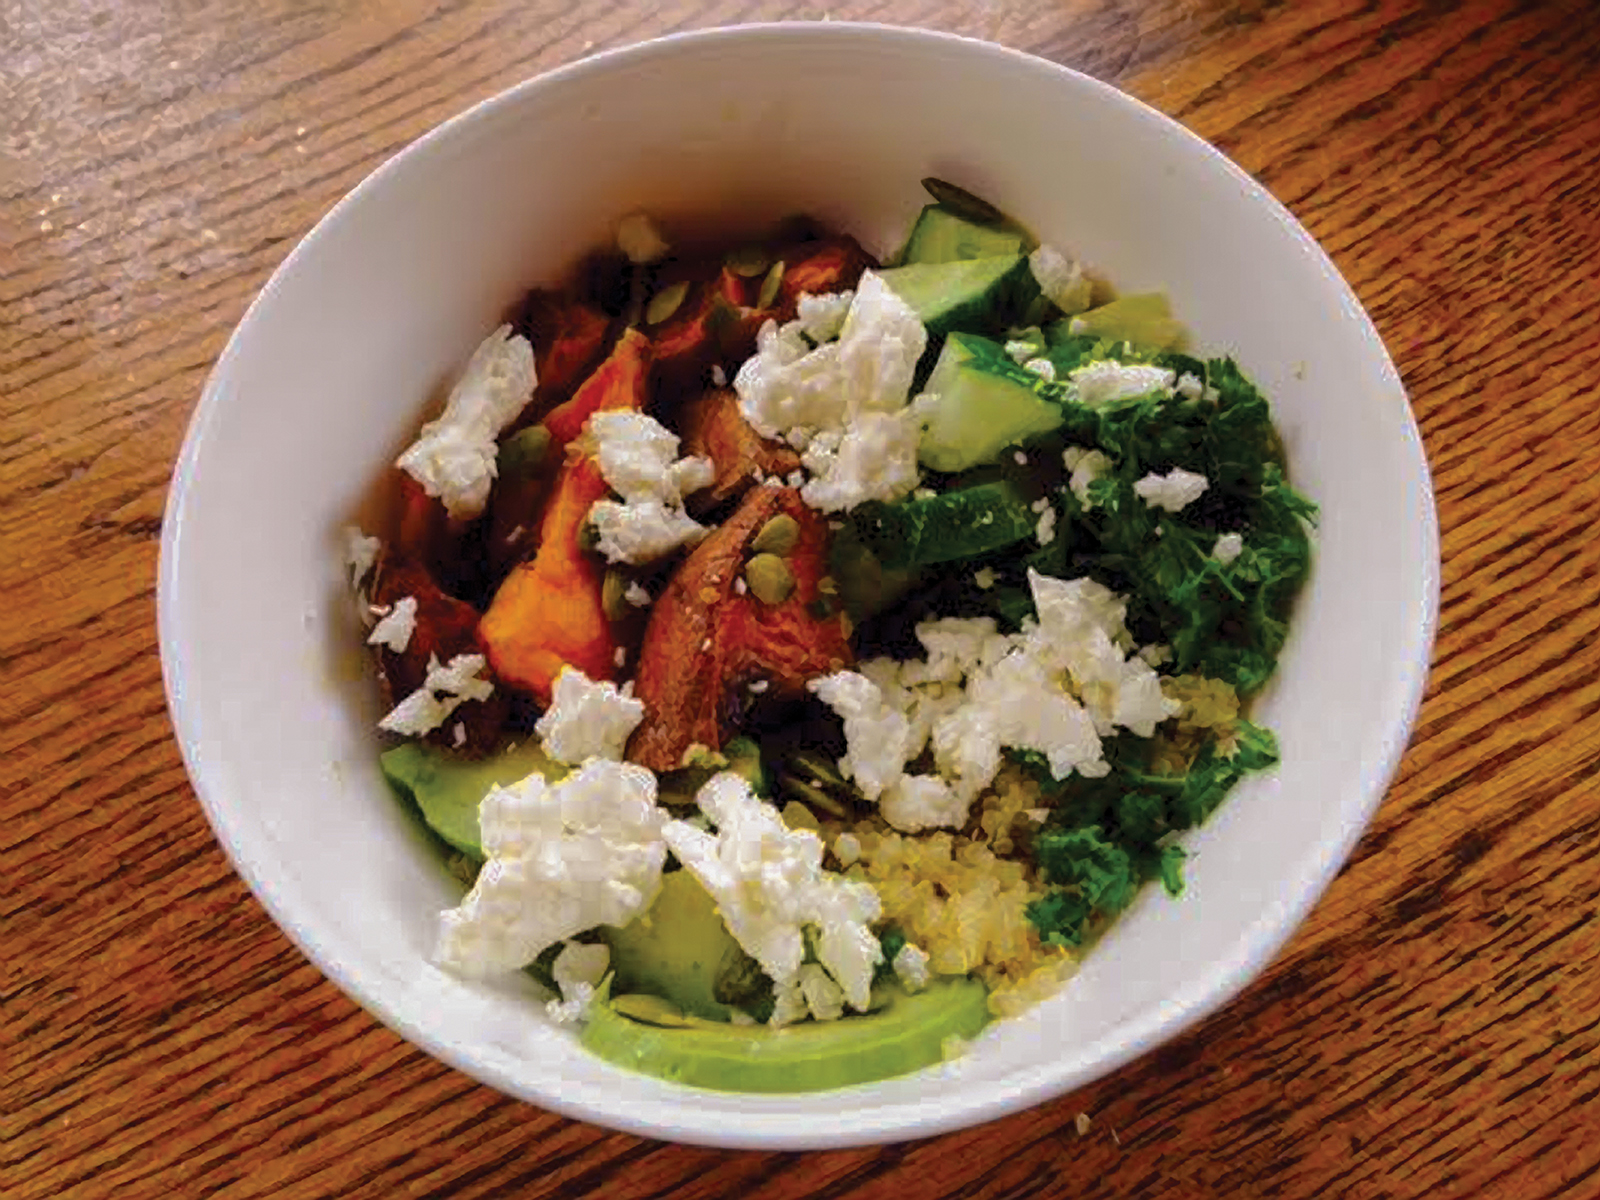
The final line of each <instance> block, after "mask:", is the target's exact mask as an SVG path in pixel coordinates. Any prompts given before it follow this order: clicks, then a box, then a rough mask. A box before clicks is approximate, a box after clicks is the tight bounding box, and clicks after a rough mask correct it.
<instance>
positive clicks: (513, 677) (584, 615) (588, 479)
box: [478, 456, 617, 704]
mask: <svg viewBox="0 0 1600 1200" xmlns="http://www.w3.org/2000/svg"><path fill="white" fill-rule="evenodd" d="M606 494H607V488H606V481H605V479H604V478H602V477H601V475H600V467H599V465H598V464H597V463H596V462H595V460H594V459H593V458H589V457H584V456H579V457H574V458H572V459H569V460H568V461H567V462H566V463H564V464H563V465H562V467H561V472H560V474H559V475H558V476H557V477H556V483H555V488H554V490H553V492H552V493H551V497H550V505H549V507H548V508H547V509H546V510H545V514H544V520H543V521H542V523H541V527H540V530H539V549H538V552H537V553H536V554H535V555H534V556H533V558H532V560H530V561H528V562H525V563H522V564H520V565H519V566H517V567H515V568H514V569H513V570H512V572H511V574H510V575H508V576H506V579H505V582H503V583H502V584H501V585H500V587H499V590H498V591H496V592H495V595H494V601H493V602H492V603H491V604H490V605H489V611H488V612H486V613H484V615H483V620H482V621H481V622H479V624H478V632H479V634H480V636H481V637H482V638H483V641H484V643H485V645H487V647H488V649H489V662H490V663H491V664H492V665H493V666H494V670H495V674H496V675H497V676H499V677H500V678H501V679H502V680H504V681H505V682H506V683H507V684H509V685H510V686H512V687H515V688H519V689H521V690H522V691H526V692H531V693H533V695H535V696H536V697H538V698H539V700H540V701H542V702H543V703H546V704H548V703H549V702H550V689H551V687H552V686H553V685H554V683H555V679H556V676H557V675H558V674H560V673H561V668H562V667H563V666H568V665H570V666H573V667H576V668H578V670H580V671H582V672H583V673H584V674H585V675H587V676H588V677H589V678H590V679H610V678H611V677H612V673H613V671H614V670H615V669H616V667H615V663H614V662H613V660H612V656H613V655H614V654H615V653H616V649H617V643H616V641H615V638H614V636H613V634H612V631H611V623H610V622H609V621H608V620H606V614H605V610H604V608H603V607H602V605H601V601H600V589H601V582H602V579H603V576H602V574H601V570H600V566H599V564H598V563H596V562H595V561H594V559H593V558H592V557H591V556H590V555H588V554H586V553H585V552H584V551H583V550H582V549H581V548H580V547H579V545H578V536H579V533H580V531H581V530H582V529H583V523H584V521H585V519H586V518H587V517H588V515H589V508H590V506H591V505H593V504H594V502H595V501H596V500H599V499H601V498H602V497H604V496H605V495H606Z"/></svg>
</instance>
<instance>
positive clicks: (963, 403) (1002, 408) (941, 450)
mask: <svg viewBox="0 0 1600 1200" xmlns="http://www.w3.org/2000/svg"><path fill="white" fill-rule="evenodd" d="M1042 385H1044V381H1043V380H1042V379H1040V378H1039V377H1038V376H1037V375H1035V374H1033V373H1032V372H1031V371H1025V370H1023V368H1022V367H1020V366H1018V365H1017V363H1015V362H1013V361H1012V359H1011V358H1010V356H1009V355H1007V354H1006V352H1005V348H1004V347H1003V346H1000V345H999V344H997V343H995V342H992V341H990V340H989V339H987V338H982V337H978V336H976V335H974V334H969V333H954V334H951V335H950V337H949V338H948V339H947V340H946V341H945V344H944V350H943V352H941V353H940V355H939V361H938V364H937V365H936V366H935V367H934V369H933V374H932V375H930V376H929V377H928V382H927V385H926V387H925V389H924V390H925V392H926V393H927V394H928V395H930V396H931V397H932V399H931V400H929V401H927V402H926V404H927V409H926V411H925V413H924V416H923V419H924V422H925V426H924V429H923V434H922V441H921V443H920V444H919V445H918V448H917V458H918V459H919V460H920V461H921V463H922V465H923V466H925V467H928V468H930V469H931V470H935V471H946V472H951V471H965V470H967V469H968V468H969V467H975V466H977V465H979V464H980V463H986V462H990V461H992V460H993V459H994V458H995V457H996V456H997V455H998V454H999V453H1000V451H1002V450H1004V449H1005V448H1006V447H1007V446H1010V445H1013V444H1015V443H1017V442H1021V441H1025V440H1026V439H1028V438H1030V437H1034V436H1037V435H1038V434H1041V433H1048V432H1049V431H1050V430H1052V429H1054V428H1056V426H1058V425H1060V424H1061V422H1062V413H1061V407H1060V405H1059V403H1056V402H1055V401H1053V400H1052V399H1050V398H1048V392H1049V388H1048V385H1044V386H1042Z"/></svg>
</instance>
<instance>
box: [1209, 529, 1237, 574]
mask: <svg viewBox="0 0 1600 1200" xmlns="http://www.w3.org/2000/svg"><path fill="white" fill-rule="evenodd" d="M1243 551H1244V537H1243V536H1242V535H1241V534H1237V533H1222V534H1218V535H1217V541H1216V544H1215V545H1214V546H1212V547H1211V557H1212V558H1214V559H1216V560H1217V561H1218V562H1219V563H1221V564H1222V565H1223V566H1227V565H1228V564H1229V563H1231V562H1233V560H1234V559H1236V558H1238V557H1239V555H1240V554H1241V553H1243Z"/></svg>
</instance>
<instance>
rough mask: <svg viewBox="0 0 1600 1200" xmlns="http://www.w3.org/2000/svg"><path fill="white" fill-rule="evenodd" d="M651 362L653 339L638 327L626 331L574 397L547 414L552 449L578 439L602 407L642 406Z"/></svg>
mask: <svg viewBox="0 0 1600 1200" xmlns="http://www.w3.org/2000/svg"><path fill="white" fill-rule="evenodd" d="M650 361H651V347H650V339H649V338H647V337H645V336H644V334H642V333H640V332H639V331H638V330H637V329H629V330H625V331H624V332H623V334H622V337H621V338H619V339H618V340H617V344H616V346H615V347H613V349H612V351H611V354H610V356H609V357H607V358H606V360H605V361H604V362H602V363H601V364H600V365H599V366H598V367H596V368H595V370H594V373H593V374H592V375H590V376H589V378H588V379H586V380H584V381H583V386H581V387H580V388H579V389H578V390H577V391H576V392H575V393H573V396H572V399H570V400H568V401H566V402H565V403H564V404H560V405H557V406H556V407H555V408H553V409H551V410H550V412H549V413H548V414H547V415H546V416H545V419H544V426H545V428H546V429H548V430H549V431H550V441H551V446H552V449H554V450H558V451H559V450H560V449H562V448H563V447H564V446H566V445H567V444H568V443H569V442H571V441H573V440H574V439H575V438H577V436H578V435H579V434H580V433H582V432H583V427H584V424H585V423H586V422H587V421H588V420H589V418H590V417H592V416H593V415H594V414H595V413H597V412H599V411H600V410H601V409H609V408H632V409H642V408H643V407H644V400H645V389H646V385H647V383H648V382H649V377H650Z"/></svg>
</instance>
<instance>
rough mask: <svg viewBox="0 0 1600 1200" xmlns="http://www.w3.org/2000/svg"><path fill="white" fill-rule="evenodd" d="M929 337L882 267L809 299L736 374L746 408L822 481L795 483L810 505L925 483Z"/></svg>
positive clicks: (885, 494)
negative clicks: (922, 379)
mask: <svg viewBox="0 0 1600 1200" xmlns="http://www.w3.org/2000/svg"><path fill="white" fill-rule="evenodd" d="M835 335H837V340H833V341H829V340H827V339H828V338H830V337H834V336H835ZM927 341H928V334H927V330H926V329H924V328H923V327H922V322H921V321H919V320H918V319H917V316H916V313H915V312H913V311H912V310H911V308H910V307H909V306H908V305H907V304H906V303H905V301H903V300H901V299H900V297H899V296H897V295H896V294H895V293H894V291H893V290H892V289H891V288H890V287H889V286H888V285H887V284H885V283H884V282H883V280H882V278H881V277H880V276H878V275H877V274H876V273H874V272H872V271H867V272H866V273H864V274H863V275H862V277H861V281H860V283H859V285H858V286H857V288H856V290H855V291H854V292H853V293H852V292H840V293H837V294H835V295H831V296H806V297H802V299H801V302H800V315H799V316H798V317H797V318H796V319H795V320H793V321H790V322H788V323H787V324H785V325H783V326H781V327H780V326H778V325H777V323H776V322H773V321H768V322H767V323H766V324H765V325H764V326H763V327H762V328H761V331H760V333H759V334H758V335H757V338H756V353H755V354H754V355H753V356H751V357H750V358H749V359H747V360H746V361H745V363H744V365H743V366H742V367H740V368H739V371H738V374H737V375H735V376H734V381H733V385H734V388H735V390H736V391H737V392H738V393H739V410H740V412H741V413H742V414H743V415H744V417H745V419H746V420H747V421H749V422H750V424H751V426H752V427H754V428H755V430H756V431H757V432H758V433H760V434H761V435H762V436H764V437H769V438H774V439H780V440H783V441H786V442H787V443H788V444H789V445H790V446H792V447H793V448H794V449H796V450H799V451H801V452H802V458H801V461H802V463H803V464H804V465H805V467H806V469H807V470H808V471H809V472H810V473H811V474H812V475H813V476H814V478H813V479H812V480H810V481H809V482H805V481H804V480H803V479H802V480H800V481H794V480H791V486H797V487H801V496H802V498H803V499H804V500H805V501H806V503H808V504H810V505H812V506H813V507H815V508H820V509H822V510H823V511H829V512H832V511H838V510H841V509H847V508H851V507H854V506H855V505H857V504H860V503H862V502H863V501H865V500H868V499H881V500H895V499H899V498H900V497H901V496H904V495H907V494H909V493H910V492H911V491H913V490H914V489H915V488H916V486H917V484H918V482H920V478H921V477H920V474H919V472H918V470H917V463H916V447H917V442H918V441H919V440H920V437H921V426H920V423H919V421H918V419H917V418H916V416H915V415H914V413H913V412H912V411H909V410H908V401H909V398H910V393H911V383H912V378H913V375H914V373H915V371H916V365H917V361H918V359H920V358H921V356H922V352H923V350H924V349H925V348H926V346H927ZM814 342H820V343H821V344H820V345H816V346H815V347H814V348H813V343H814Z"/></svg>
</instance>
